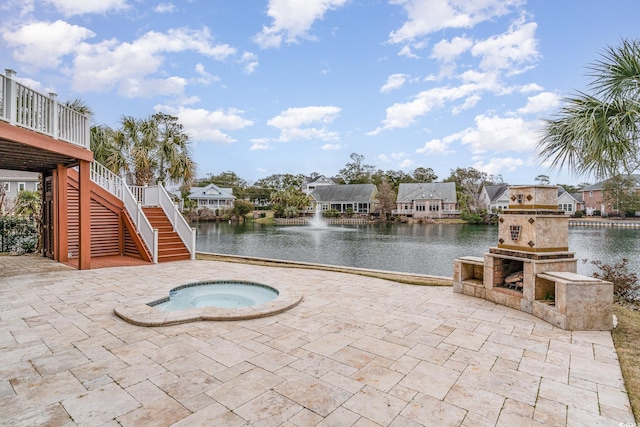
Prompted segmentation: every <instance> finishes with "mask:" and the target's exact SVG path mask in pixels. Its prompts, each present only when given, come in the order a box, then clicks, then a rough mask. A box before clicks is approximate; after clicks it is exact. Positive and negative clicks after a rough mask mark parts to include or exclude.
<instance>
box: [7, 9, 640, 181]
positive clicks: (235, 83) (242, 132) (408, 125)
mask: <svg viewBox="0 0 640 427" xmlns="http://www.w3.org/2000/svg"><path fill="white" fill-rule="evenodd" d="M0 16H2V19H1V20H0V69H12V70H14V71H16V72H17V79H18V80H19V81H20V82H21V83H23V84H25V85H27V86H30V87H32V88H33V89H36V90H39V91H42V92H45V93H49V92H54V93H56V94H57V96H58V99H59V100H60V101H62V102H64V101H71V100H74V99H78V98H79V99H82V100H83V101H84V102H85V103H86V104H87V105H88V106H89V107H90V108H91V110H92V111H93V113H94V115H93V117H92V123H93V124H101V125H108V126H111V127H116V128H117V127H118V126H119V123H120V120H121V119H122V117H124V116H133V117H136V118H146V117H149V116H151V115H153V114H155V113H157V112H163V113H166V114H171V115H174V116H176V117H178V120H179V121H180V123H182V124H183V125H184V129H185V131H186V132H187V133H188V135H189V136H190V140H191V143H192V157H193V159H194V160H195V161H196V163H197V167H198V176H199V177H206V176H207V175H209V174H213V175H217V174H220V173H222V172H226V171H232V172H235V173H236V174H237V175H238V176H239V177H241V178H243V179H244V180H246V181H247V182H248V183H253V182H255V181H256V180H259V179H261V178H264V177H267V176H270V175H273V174H285V173H289V174H304V175H310V174H312V173H314V172H315V173H318V174H322V175H325V176H327V177H331V176H336V175H337V174H338V173H339V171H340V169H342V168H344V167H345V165H346V164H347V163H349V162H351V161H352V160H351V157H350V156H351V154H352V153H356V154H358V155H361V156H363V157H364V163H366V164H369V165H373V166H375V168H376V169H382V170H385V171H386V170H394V171H398V170H401V171H403V172H405V173H409V174H410V173H412V172H413V171H414V170H415V169H416V168H418V167H424V168H432V169H433V170H434V172H435V173H436V175H437V176H438V180H439V181H441V180H444V179H446V178H447V177H448V176H449V174H450V173H451V170H452V169H455V168H458V167H460V168H467V167H473V168H476V169H478V170H481V171H483V172H486V173H487V174H490V175H500V176H501V177H502V179H503V180H504V182H506V183H509V184H514V185H515V184H520V185H521V184H532V183H535V181H534V179H535V177H536V176H538V175H540V174H544V175H548V176H549V178H550V181H551V183H553V184H558V183H560V184H578V183H582V182H594V179H593V178H591V177H584V176H576V175H575V174H573V173H572V172H571V171H567V170H551V169H549V168H548V167H547V165H545V164H542V163H541V161H540V159H539V157H538V156H537V143H538V141H539V139H540V137H541V135H542V130H543V123H544V122H543V121H542V119H545V118H552V117H553V115H554V114H556V113H557V112H558V111H559V109H560V107H561V106H562V100H563V98H565V97H568V96H571V95H573V94H575V93H576V91H588V87H587V85H588V83H589V81H590V80H589V77H588V72H589V70H588V66H589V65H591V64H593V63H595V62H596V61H598V60H599V59H601V56H602V54H603V53H604V52H605V50H606V49H607V48H608V47H616V46H619V45H620V42H621V40H623V39H638V38H640V25H638V22H637V17H638V16H640V2H638V1H637V0H612V1H610V2H604V1H602V0H563V1H548V0H529V1H526V0H386V1H383V0H243V1H237V0H236V1H232V0H187V1H157V0H156V1H148V0H90V1H88V0H3V1H2V2H0Z"/></svg>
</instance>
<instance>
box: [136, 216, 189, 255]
mask: <svg viewBox="0 0 640 427" xmlns="http://www.w3.org/2000/svg"><path fill="white" fill-rule="evenodd" d="M142 210H143V212H144V214H145V215H146V216H147V219H148V220H149V223H151V227H153V228H155V229H157V230H158V262H168V261H182V260H188V259H191V255H190V254H189V250H188V249H187V247H186V246H185V245H184V243H183V242H182V239H181V238H180V236H178V233H176V232H175V231H173V226H172V225H171V222H170V221H169V218H167V216H166V215H165V213H164V211H163V210H162V208H161V207H143V208H142Z"/></svg>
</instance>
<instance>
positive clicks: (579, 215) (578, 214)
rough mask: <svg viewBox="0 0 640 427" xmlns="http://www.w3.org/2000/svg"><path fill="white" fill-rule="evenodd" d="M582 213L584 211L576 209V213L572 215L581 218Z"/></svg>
mask: <svg viewBox="0 0 640 427" xmlns="http://www.w3.org/2000/svg"><path fill="white" fill-rule="evenodd" d="M583 215H584V213H583V212H582V211H576V213H575V214H574V215H573V216H574V217H576V218H582V216H583Z"/></svg>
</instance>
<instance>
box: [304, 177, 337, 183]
mask: <svg viewBox="0 0 640 427" xmlns="http://www.w3.org/2000/svg"><path fill="white" fill-rule="evenodd" d="M305 180H306V182H305V184H312V183H314V182H326V183H330V184H336V182H335V181H334V180H333V178H327V177H326V176H324V175H318V176H316V177H315V178H312V177H309V176H305Z"/></svg>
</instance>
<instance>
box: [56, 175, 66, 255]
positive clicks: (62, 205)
mask: <svg viewBox="0 0 640 427" xmlns="http://www.w3.org/2000/svg"><path fill="white" fill-rule="evenodd" d="M53 176H54V178H53V188H54V190H53V197H54V200H53V204H54V206H55V208H54V212H55V218H54V224H55V229H56V232H55V236H56V239H55V241H54V242H55V249H54V253H55V259H56V260H57V261H59V262H68V261H69V210H68V205H69V183H68V174H67V168H66V167H65V166H64V165H58V168H57V169H56V170H54V171H53Z"/></svg>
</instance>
